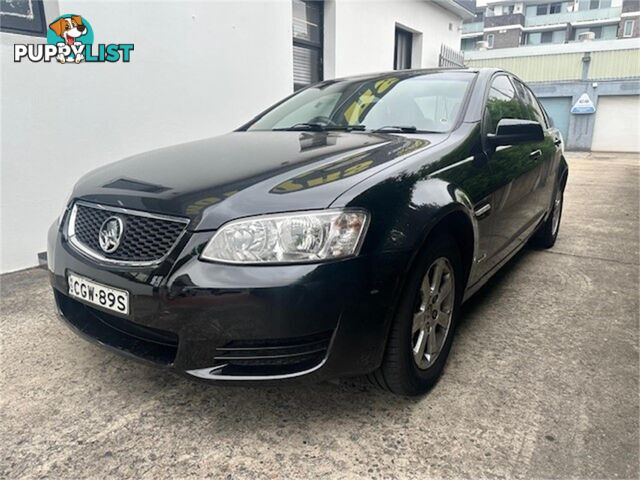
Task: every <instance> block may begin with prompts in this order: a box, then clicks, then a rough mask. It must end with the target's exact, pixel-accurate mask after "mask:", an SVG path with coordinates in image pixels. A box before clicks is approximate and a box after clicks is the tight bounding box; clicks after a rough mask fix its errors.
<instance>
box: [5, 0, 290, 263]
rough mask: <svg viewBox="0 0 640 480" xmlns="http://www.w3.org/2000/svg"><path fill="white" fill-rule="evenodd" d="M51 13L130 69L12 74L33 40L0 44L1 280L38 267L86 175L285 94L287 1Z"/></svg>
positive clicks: (229, 123)
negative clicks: (126, 51) (89, 32)
mask: <svg viewBox="0 0 640 480" xmlns="http://www.w3.org/2000/svg"><path fill="white" fill-rule="evenodd" d="M56 3H57V5H59V7H58V8H59V11H58V12H53V13H55V15H51V13H52V12H50V10H51V5H52V4H48V5H47V10H48V15H47V20H48V21H51V20H53V19H54V18H55V16H57V14H58V13H63V14H64V13H77V14H80V15H82V16H84V17H86V18H87V19H88V21H89V22H90V23H91V25H92V27H93V29H94V32H95V42H96V43H134V44H135V50H134V51H133V52H132V57H131V63H128V64H124V63H113V64H110V63H104V64H82V65H59V64H56V63H49V64H47V63H39V64H36V63H28V62H24V61H23V62H22V63H14V62H13V44H14V43H15V42H19V43H30V42H33V41H37V40H35V39H34V37H26V36H17V35H10V34H6V33H0V39H1V49H2V50H1V51H2V59H1V61H2V72H1V98H2V104H1V112H2V113H1V120H2V123H1V124H0V125H1V134H2V138H1V142H0V143H1V145H2V146H1V166H2V167H1V168H2V169H1V172H0V177H1V182H0V185H1V201H0V214H1V222H0V225H1V252H0V271H2V272H6V271H11V270H16V269H20V268H25V267H29V266H33V265H35V264H36V253H37V252H41V251H44V250H45V249H46V233H47V229H48V227H49V225H50V224H51V223H52V222H53V221H54V219H55V218H56V217H57V215H59V213H60V211H61V209H62V206H63V202H64V200H65V199H66V195H68V194H69V193H70V191H71V188H72V186H73V184H74V183H75V182H76V180H77V179H78V178H79V177H80V176H82V175H83V174H84V173H86V172H88V171H90V170H92V169H94V168H96V167H98V166H101V165H104V164H106V163H109V162H112V161H115V160H118V159H120V158H123V157H125V156H128V155H131V154H134V153H137V152H141V151H145V150H150V149H153V148H158V147H162V146H167V145H172V144H176V143H181V142H187V141H190V140H195V139H199V138H204V137H210V136H214V135H216V134H220V133H223V132H226V131H229V130H231V129H233V128H235V127H237V126H239V125H241V124H242V123H244V122H246V121H247V120H248V119H250V118H251V117H252V116H253V115H255V114H256V113H258V112H260V111H261V110H263V109H264V108H266V107H268V106H269V105H270V104H272V103H274V102H275V101H277V100H279V99H281V98H282V97H284V96H286V95H288V94H289V93H291V91H292V90H293V79H292V68H293V67H292V44H291V35H292V34H291V2H289V1H279V2H276V1H259V0H256V1H251V2H244V1H228V2H209V3H204V2H201V3H191V2H189V3H186V2H182V3H181V2H154V3H153V4H151V3H137V2H128V3H125V2H107V1H103V2H86V1H71V0H60V1H59V2H56ZM56 3H54V4H53V5H55V4H56ZM50 15H51V17H50ZM40 41H42V40H40ZM179 161H180V159H176V162H179Z"/></svg>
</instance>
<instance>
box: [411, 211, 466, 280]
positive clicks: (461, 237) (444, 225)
mask: <svg viewBox="0 0 640 480" xmlns="http://www.w3.org/2000/svg"><path fill="white" fill-rule="evenodd" d="M472 219H473V217H472V215H471V212H469V211H468V209H467V208H466V206H464V205H462V204H453V205H448V206H447V207H444V208H442V210H441V211H440V212H439V214H438V215H437V216H436V217H435V218H434V220H433V221H432V222H430V223H429V224H428V225H427V227H426V228H425V229H424V231H423V233H422V236H421V239H420V241H419V243H418V245H417V246H416V248H415V250H414V252H413V255H412V258H411V261H410V263H409V268H408V271H407V274H408V272H410V271H411V270H412V269H413V268H415V262H416V261H417V259H418V257H419V255H420V253H421V252H422V251H423V250H424V249H425V248H428V244H429V240H430V239H432V238H433V237H434V236H435V235H437V234H439V233H441V232H448V233H449V234H450V235H451V236H452V237H453V238H454V239H455V241H456V244H457V246H458V250H459V251H460V256H461V257H462V261H463V265H464V267H465V271H464V277H463V278H464V281H465V286H466V282H467V280H468V279H469V275H470V273H471V268H472V266H473V261H474V258H475V252H476V251H477V242H478V232H477V224H476V223H475V222H474V221H473V220H472Z"/></svg>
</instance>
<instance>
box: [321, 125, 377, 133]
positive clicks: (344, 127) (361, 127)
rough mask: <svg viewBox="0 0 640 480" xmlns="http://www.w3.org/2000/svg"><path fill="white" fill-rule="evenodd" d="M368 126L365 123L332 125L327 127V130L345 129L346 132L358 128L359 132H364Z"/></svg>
mask: <svg viewBox="0 0 640 480" xmlns="http://www.w3.org/2000/svg"><path fill="white" fill-rule="evenodd" d="M366 128H367V127H366V126H365V125H331V126H329V127H326V128H325V130H339V131H345V132H350V131H352V130H357V131H358V132H362V131H364V130H365V129H366Z"/></svg>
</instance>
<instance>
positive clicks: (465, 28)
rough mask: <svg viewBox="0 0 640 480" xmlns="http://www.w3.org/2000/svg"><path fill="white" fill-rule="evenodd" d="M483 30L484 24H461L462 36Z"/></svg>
mask: <svg viewBox="0 0 640 480" xmlns="http://www.w3.org/2000/svg"><path fill="white" fill-rule="evenodd" d="M483 30H484V22H473V23H463V24H462V34H463V35H464V34H465V33H478V32H482V31H483Z"/></svg>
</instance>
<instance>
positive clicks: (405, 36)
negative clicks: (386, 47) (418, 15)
mask: <svg viewBox="0 0 640 480" xmlns="http://www.w3.org/2000/svg"><path fill="white" fill-rule="evenodd" d="M412 47H413V34H412V33H411V32H408V31H406V30H403V29H402V28H399V27H396V42H395V51H394V59H393V69H394V70H406V69H408V68H411V54H412V52H411V49H412Z"/></svg>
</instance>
